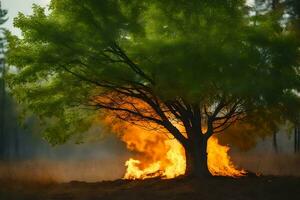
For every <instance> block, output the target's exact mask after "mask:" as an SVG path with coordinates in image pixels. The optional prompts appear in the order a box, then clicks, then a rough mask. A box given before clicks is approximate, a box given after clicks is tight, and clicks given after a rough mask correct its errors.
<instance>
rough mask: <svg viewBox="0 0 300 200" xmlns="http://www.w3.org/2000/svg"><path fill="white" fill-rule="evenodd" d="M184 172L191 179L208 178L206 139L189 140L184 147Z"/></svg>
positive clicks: (209, 174)
mask: <svg viewBox="0 0 300 200" xmlns="http://www.w3.org/2000/svg"><path fill="white" fill-rule="evenodd" d="M197 141H198V142H197ZM185 156H186V171H185V175H187V176H191V177H210V176H211V173H210V172H209V170H208V165H207V138H205V137H201V138H200V139H199V140H190V141H189V143H188V145H186V147H185Z"/></svg>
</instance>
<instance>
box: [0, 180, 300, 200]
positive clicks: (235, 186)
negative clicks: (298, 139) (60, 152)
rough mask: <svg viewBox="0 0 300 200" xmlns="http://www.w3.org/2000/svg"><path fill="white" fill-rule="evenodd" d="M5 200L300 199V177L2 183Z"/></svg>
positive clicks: (1, 194)
mask: <svg viewBox="0 0 300 200" xmlns="http://www.w3.org/2000/svg"><path fill="white" fill-rule="evenodd" d="M0 199H1V200H100V199H103V200H118V199H124V200H125V199H126V200H127V199H130V200H143V199H145V200H152V199H155V200H161V199H168V200H175V199H188V200H194V199H199V200H201V199H203V200H212V199H218V200H223V199H230V200H237V199H241V200H248V199H255V200H260V199H262V200H268V199H270V200H271V199H272V200H274V199H275V200H276V199H280V200H285V199H295V200H296V199H300V177H266V176H265V177H244V178H238V179H235V178H225V177H213V178H209V179H187V178H177V179H173V180H160V179H151V180H144V181H125V180H116V181H103V182H98V183H85V182H70V183H24V182H23V183H22V182H15V181H9V182H8V181H3V180H2V181H1V182H0Z"/></svg>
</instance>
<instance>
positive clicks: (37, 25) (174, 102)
mask: <svg viewBox="0 0 300 200" xmlns="http://www.w3.org/2000/svg"><path fill="white" fill-rule="evenodd" d="M33 11H34V12H33V14H32V15H31V16H25V15H23V14H20V15H19V16H18V17H17V18H16V19H15V26H16V27H18V28H20V29H21V30H22V33H23V35H22V36H23V37H22V38H18V37H16V36H12V35H10V34H8V38H9V51H8V60H9V63H10V64H11V65H13V66H16V67H17V72H16V70H15V71H14V72H13V73H10V75H9V77H8V80H9V85H10V88H11V90H12V92H13V94H14V95H15V96H16V97H17V99H18V100H19V101H20V102H21V103H22V104H23V105H24V107H25V108H26V109H27V111H28V112H34V113H35V114H36V115H37V116H38V117H40V119H41V121H42V122H44V123H45V125H46V126H45V130H44V133H45V137H46V138H47V139H48V140H49V141H50V142H51V143H53V144H58V143H62V142H65V141H66V140H67V139H69V138H70V137H71V136H72V135H74V134H76V133H80V132H83V130H86V129H87V128H88V127H89V125H90V123H92V122H93V120H94V119H95V117H96V116H97V115H101V116H106V115H109V116H110V117H112V116H114V117H115V118H116V119H120V120H123V121H126V122H127V123H133V124H136V125H140V126H143V127H147V128H155V130H158V129H159V130H160V131H161V132H165V131H167V132H168V134H170V135H172V136H173V137H174V138H175V139H176V140H178V141H179V142H180V143H181V144H182V146H183V147H184V149H185V153H186V161H187V168H186V174H187V175H191V176H209V175H210V172H209V170H208V167H207V153H206V148H207V140H208V139H209V138H210V137H211V136H212V135H214V134H217V133H223V132H224V131H225V130H226V129H227V128H229V127H231V126H232V125H236V124H237V122H245V123H246V124H249V125H251V127H258V129H259V127H262V125H264V126H265V127H272V128H274V126H276V125H277V124H279V123H282V122H285V121H286V120H290V121H294V120H297V118H298V112H299V106H300V104H299V103H300V102H299V97H298V95H296V92H297V91H298V90H299V86H300V85H299V76H298V70H299V69H298V68H299V39H298V38H297V37H296V36H295V34H294V32H292V31H289V32H284V33H283V32H279V31H278V30H277V27H276V26H274V20H277V19H275V18H274V17H272V16H269V15H261V16H260V17H259V18H254V17H251V16H249V15H248V11H247V9H246V7H245V2H244V1H243V0H226V1H224V0H213V1H212V0H203V1H198V0H190V1H179V0H178V1H174V0H172V1H170V0H164V1H161V0H160V1H155V0H154V1H143V2H140V1H134V0H131V1H117V0H105V1H101V3H100V2H99V1H95V0H85V1H77V0H52V1H51V4H50V14H49V15H46V14H45V10H44V8H41V7H39V6H34V7H33ZM233 27H234V28H233ZM84 108H85V109H84ZM87 108H88V109H87ZM243 126H246V125H243Z"/></svg>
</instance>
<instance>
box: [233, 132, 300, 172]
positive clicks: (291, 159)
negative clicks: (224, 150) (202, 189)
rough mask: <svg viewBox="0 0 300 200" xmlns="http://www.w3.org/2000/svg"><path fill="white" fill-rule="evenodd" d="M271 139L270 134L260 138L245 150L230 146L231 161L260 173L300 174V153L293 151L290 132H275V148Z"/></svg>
mask: <svg viewBox="0 0 300 200" xmlns="http://www.w3.org/2000/svg"><path fill="white" fill-rule="evenodd" d="M272 141H273V139H272V136H270V137H267V138H265V139H262V140H260V141H259V142H258V143H257V145H256V146H255V147H254V148H253V149H251V150H249V151H246V152H241V151H239V150H238V149H235V148H232V149H231V153H230V154H231V158H232V160H233V163H234V164H235V165H237V166H239V167H242V168H244V169H246V170H248V171H251V172H253V173H256V174H261V175H275V176H300V170H299V166H300V154H299V153H294V148H293V144H294V140H293V137H291V134H288V133H286V132H283V131H280V132H279V133H277V142H278V146H277V150H276V149H275V148H274V146H273V142H272Z"/></svg>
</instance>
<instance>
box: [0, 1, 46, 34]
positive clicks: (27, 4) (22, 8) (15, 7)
mask: <svg viewBox="0 0 300 200" xmlns="http://www.w3.org/2000/svg"><path fill="white" fill-rule="evenodd" d="M0 1H1V3H2V8H4V9H7V10H8V16H9V20H8V22H7V23H6V24H5V27H6V28H8V29H9V30H11V31H13V32H14V33H15V34H20V31H18V30H17V29H15V28H13V18H14V17H16V16H17V15H18V12H22V13H24V14H30V13H31V7H32V4H34V3H35V4H38V5H42V6H46V5H48V4H49V2H50V0H0Z"/></svg>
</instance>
